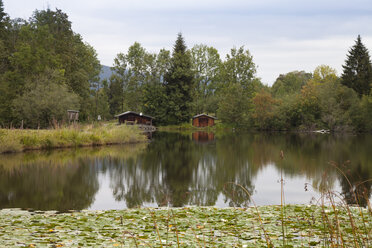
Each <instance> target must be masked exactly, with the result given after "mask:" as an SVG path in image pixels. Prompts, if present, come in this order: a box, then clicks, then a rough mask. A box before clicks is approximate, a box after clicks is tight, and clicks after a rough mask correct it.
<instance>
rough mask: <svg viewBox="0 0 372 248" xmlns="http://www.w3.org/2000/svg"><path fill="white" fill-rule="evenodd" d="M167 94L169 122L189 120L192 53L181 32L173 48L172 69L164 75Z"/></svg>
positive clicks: (177, 122)
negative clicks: (188, 49)
mask: <svg viewBox="0 0 372 248" xmlns="http://www.w3.org/2000/svg"><path fill="white" fill-rule="evenodd" d="M164 80H165V92H166V95H167V100H166V101H167V124H180V123H182V122H188V121H189V120H190V118H191V104H192V100H193V97H192V91H193V89H194V85H193V84H194V83H193V81H194V80H193V72H192V68H191V55H190V53H189V51H187V47H186V44H185V41H184V39H183V37H182V34H181V33H179V34H178V37H177V40H176V43H175V45H174V48H173V54H172V58H171V66H170V69H169V70H168V71H167V73H166V74H165V76H164Z"/></svg>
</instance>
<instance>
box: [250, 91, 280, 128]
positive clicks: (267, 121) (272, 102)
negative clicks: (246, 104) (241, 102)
mask: <svg viewBox="0 0 372 248" xmlns="http://www.w3.org/2000/svg"><path fill="white" fill-rule="evenodd" d="M252 101H253V113H252V118H253V120H254V125H255V127H256V128H258V129H260V130H269V129H275V128H277V125H275V124H276V123H275V118H274V117H275V111H276V108H277V105H278V101H277V100H276V99H274V98H273V97H272V96H271V94H270V93H269V92H267V91H265V90H261V91H260V92H258V93H257V94H256V95H255V97H254V98H253V99H252Z"/></svg>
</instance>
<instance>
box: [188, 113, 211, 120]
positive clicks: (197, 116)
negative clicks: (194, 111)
mask: <svg viewBox="0 0 372 248" xmlns="http://www.w3.org/2000/svg"><path fill="white" fill-rule="evenodd" d="M201 116H205V117H209V118H212V119H215V120H217V117H214V116H210V115H207V114H198V115H195V116H194V117H192V119H195V118H199V117H201Z"/></svg>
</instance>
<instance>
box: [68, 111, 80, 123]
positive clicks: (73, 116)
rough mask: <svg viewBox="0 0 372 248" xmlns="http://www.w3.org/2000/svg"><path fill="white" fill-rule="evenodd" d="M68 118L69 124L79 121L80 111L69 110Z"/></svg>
mask: <svg viewBox="0 0 372 248" xmlns="http://www.w3.org/2000/svg"><path fill="white" fill-rule="evenodd" d="M67 118H68V121H69V122H71V121H72V122H74V123H75V121H78V120H79V111H77V110H67Z"/></svg>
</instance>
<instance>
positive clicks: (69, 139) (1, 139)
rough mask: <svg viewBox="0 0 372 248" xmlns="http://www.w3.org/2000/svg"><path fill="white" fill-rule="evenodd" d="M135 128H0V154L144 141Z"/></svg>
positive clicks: (108, 125) (112, 126) (101, 126)
mask: <svg viewBox="0 0 372 248" xmlns="http://www.w3.org/2000/svg"><path fill="white" fill-rule="evenodd" d="M145 140H146V137H145V135H143V134H142V133H141V131H140V130H139V129H138V128H137V127H136V126H125V125H119V126H118V125H115V124H107V125H99V126H93V125H74V126H70V127H64V128H54V129H47V130H28V129H0V153H7V152H21V151H26V150H34V149H49V148H64V147H81V146H99V145H111V144H125V143H136V142H143V141H145Z"/></svg>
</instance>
